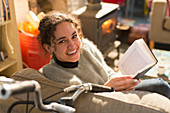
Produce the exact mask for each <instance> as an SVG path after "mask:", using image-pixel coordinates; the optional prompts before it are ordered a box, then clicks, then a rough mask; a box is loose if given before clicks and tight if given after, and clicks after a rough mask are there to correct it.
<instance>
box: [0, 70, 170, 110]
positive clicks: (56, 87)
mask: <svg viewBox="0 0 170 113" xmlns="http://www.w3.org/2000/svg"><path fill="white" fill-rule="evenodd" d="M12 78H14V79H16V80H32V79H33V80H36V81H38V82H39V83H40V85H41V91H42V95H43V96H42V97H43V99H44V98H47V97H49V96H50V95H53V94H54V93H56V92H59V91H61V90H62V89H63V88H65V87H67V84H61V83H56V82H53V81H51V80H48V79H46V78H45V77H44V76H43V75H41V74H40V73H39V72H38V71H37V70H34V69H31V68H28V69H23V70H21V71H19V72H17V73H15V74H14V75H13V76H12ZM70 95H72V94H71V93H70V94H67V93H60V94H59V95H55V96H53V97H51V98H49V99H48V100H53V101H54V100H55V101H56V100H58V101H59V99H60V98H61V97H66V96H70ZM26 96H27V95H20V96H15V97H10V98H9V99H8V100H6V101H4V100H3V101H1V100H0V112H1V113H6V111H5V110H7V107H9V105H10V103H13V102H15V101H17V100H25V98H26ZM32 98H33V95H32ZM169 106H170V100H169V99H168V98H166V97H164V96H162V95H159V94H156V93H150V92H144V91H124V92H105V93H84V94H82V95H80V96H79V97H78V99H77V100H76V101H75V103H74V107H75V108H76V111H77V112H76V113H124V112H128V113H145V112H146V113H170V107H169ZM30 107H31V105H29V108H30ZM2 108H3V109H2ZM25 108H26V107H25V105H22V106H16V107H15V111H16V112H12V113H22V112H23V109H25ZM31 113H43V112H42V111H40V110H38V109H37V108H34V109H33V110H32V112H31Z"/></svg>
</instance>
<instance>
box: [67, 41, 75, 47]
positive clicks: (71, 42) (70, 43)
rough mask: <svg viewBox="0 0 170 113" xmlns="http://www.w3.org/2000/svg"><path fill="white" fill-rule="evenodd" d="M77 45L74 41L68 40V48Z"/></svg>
mask: <svg viewBox="0 0 170 113" xmlns="http://www.w3.org/2000/svg"><path fill="white" fill-rule="evenodd" d="M75 46H76V45H75V43H74V41H72V40H70V41H69V42H68V48H69V49H72V48H74V47H75Z"/></svg>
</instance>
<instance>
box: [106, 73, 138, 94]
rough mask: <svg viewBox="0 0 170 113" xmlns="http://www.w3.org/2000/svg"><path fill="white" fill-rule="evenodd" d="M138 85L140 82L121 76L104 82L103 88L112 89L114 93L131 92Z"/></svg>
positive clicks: (130, 77) (128, 76)
mask: <svg viewBox="0 0 170 113" xmlns="http://www.w3.org/2000/svg"><path fill="white" fill-rule="evenodd" d="M139 83H140V80H137V79H133V78H132V76H130V75H127V76H123V77H122V76H121V77H114V78H112V79H111V80H110V81H108V82H106V84H105V86H109V87H113V88H114V89H115V90H116V91H122V90H132V89H134V88H133V87H135V86H136V85H137V84H139Z"/></svg>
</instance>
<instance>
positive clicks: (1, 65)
mask: <svg viewBox="0 0 170 113" xmlns="http://www.w3.org/2000/svg"><path fill="white" fill-rule="evenodd" d="M16 63H17V61H16V60H14V59H11V58H7V59H5V60H4V61H1V62H0V72H1V71H3V70H5V69H7V68H9V67H10V66H12V65H14V64H16Z"/></svg>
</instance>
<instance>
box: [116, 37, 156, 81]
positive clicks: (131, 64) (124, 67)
mask: <svg viewBox="0 0 170 113" xmlns="http://www.w3.org/2000/svg"><path fill="white" fill-rule="evenodd" d="M157 62H158V61H157V59H156V57H155V56H154V54H153V53H152V51H151V50H150V49H149V47H148V46H147V44H146V43H145V41H144V39H143V38H141V39H138V40H135V41H134V42H133V43H132V45H131V46H130V47H129V48H128V49H127V51H126V52H125V54H124V55H123V57H122V58H121V59H120V60H119V62H118V68H119V70H120V71H121V73H122V74H123V75H134V78H140V77H142V76H143V75H144V74H145V73H146V72H148V71H149V70H150V69H151V68H152V67H153V66H154V65H156V63H157Z"/></svg>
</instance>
